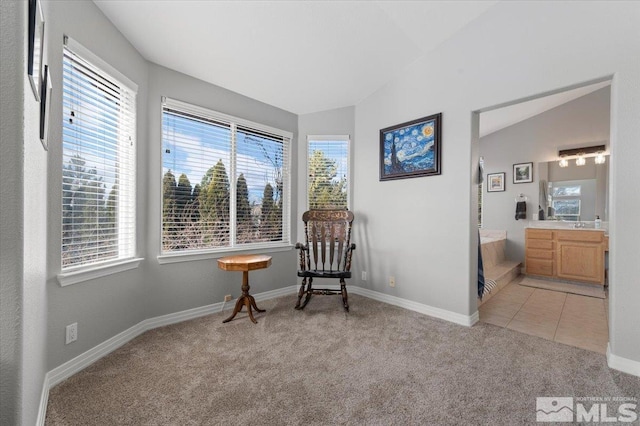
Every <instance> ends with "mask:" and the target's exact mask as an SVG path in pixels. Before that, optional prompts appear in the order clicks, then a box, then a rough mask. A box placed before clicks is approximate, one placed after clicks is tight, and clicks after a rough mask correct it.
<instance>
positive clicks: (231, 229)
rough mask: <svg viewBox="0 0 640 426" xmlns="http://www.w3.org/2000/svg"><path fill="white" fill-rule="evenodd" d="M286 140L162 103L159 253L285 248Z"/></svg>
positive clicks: (210, 113) (264, 129) (274, 132)
mask: <svg viewBox="0 0 640 426" xmlns="http://www.w3.org/2000/svg"><path fill="white" fill-rule="evenodd" d="M291 138H292V134H291V133H289V132H285V131H282V130H278V129H273V128H270V127H267V126H263V125H260V124H257V123H252V122H249V121H246V120H243V119H239V118H236V117H231V116H228V115H225V114H221V113H217V112H215V111H211V110H207V109H205V108H201V107H197V106H194V105H190V104H186V103H184V102H180V101H177V100H173V99H168V98H165V99H164V102H163V107H162V158H163V159H162V168H163V178H162V252H163V253H176V252H188V251H198V250H226V249H230V248H236V247H247V248H249V247H263V246H264V247H268V246H274V245H282V244H289V243H290V238H289V228H290V226H289V224H290V213H289V212H290V198H291V196H290V182H289V162H290V160H289V149H290V144H291Z"/></svg>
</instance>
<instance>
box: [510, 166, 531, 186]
mask: <svg viewBox="0 0 640 426" xmlns="http://www.w3.org/2000/svg"><path fill="white" fill-rule="evenodd" d="M529 182H533V163H518V164H514V165H513V183H529Z"/></svg>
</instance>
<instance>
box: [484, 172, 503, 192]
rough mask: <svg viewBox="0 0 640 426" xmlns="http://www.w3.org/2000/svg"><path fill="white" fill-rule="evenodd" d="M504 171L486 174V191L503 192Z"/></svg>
mask: <svg viewBox="0 0 640 426" xmlns="http://www.w3.org/2000/svg"><path fill="white" fill-rule="evenodd" d="M505 177H506V173H505V172H500V173H488V174H487V192H503V191H504V190H505V180H506V179H505Z"/></svg>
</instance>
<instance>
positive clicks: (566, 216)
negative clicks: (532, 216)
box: [538, 155, 609, 221]
mask: <svg viewBox="0 0 640 426" xmlns="http://www.w3.org/2000/svg"><path fill="white" fill-rule="evenodd" d="M538 171H539V173H540V174H539V175H538V176H540V180H541V181H545V182H546V190H543V186H544V185H545V183H544V182H542V184H541V186H540V196H539V199H540V201H541V203H540V205H541V207H542V208H543V210H544V212H545V214H544V219H545V220H567V221H593V220H595V219H596V217H600V219H601V220H603V221H608V220H609V219H608V210H609V209H608V206H609V193H608V187H609V156H608V155H607V156H605V162H604V164H596V163H595V161H594V158H587V159H586V164H585V165H583V166H578V165H576V161H575V159H570V160H569V165H568V166H567V167H560V166H559V164H558V161H549V162H546V163H540V164H539V170H538ZM545 197H546V201H547V202H546V203H544V201H543V200H544V199H545ZM545 204H546V205H545Z"/></svg>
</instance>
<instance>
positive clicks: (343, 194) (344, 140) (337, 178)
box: [307, 135, 349, 209]
mask: <svg viewBox="0 0 640 426" xmlns="http://www.w3.org/2000/svg"><path fill="white" fill-rule="evenodd" d="M307 145H308V151H307V206H308V208H309V209H346V208H348V207H349V197H348V196H349V192H348V191H349V136H342V135H340V136H308V137H307Z"/></svg>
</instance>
